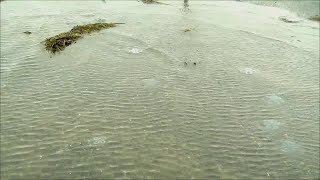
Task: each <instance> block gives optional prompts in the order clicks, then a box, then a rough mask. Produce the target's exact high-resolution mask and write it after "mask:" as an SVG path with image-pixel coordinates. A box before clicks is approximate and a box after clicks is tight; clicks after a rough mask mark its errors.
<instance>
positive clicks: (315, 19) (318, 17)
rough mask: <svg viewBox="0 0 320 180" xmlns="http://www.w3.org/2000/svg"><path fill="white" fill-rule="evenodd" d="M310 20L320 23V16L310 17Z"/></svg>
mask: <svg viewBox="0 0 320 180" xmlns="http://www.w3.org/2000/svg"><path fill="white" fill-rule="evenodd" d="M308 19H309V20H311V21H318V22H320V16H319V15H317V16H312V17H309V18H308Z"/></svg>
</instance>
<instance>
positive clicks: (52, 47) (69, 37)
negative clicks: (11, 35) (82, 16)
mask: <svg viewBox="0 0 320 180" xmlns="http://www.w3.org/2000/svg"><path fill="white" fill-rule="evenodd" d="M116 24H124V23H94V24H87V25H81V26H75V27H73V28H72V29H71V30H70V31H69V32H64V33H61V34H58V35H56V36H53V37H50V38H47V39H46V40H45V47H46V50H48V51H50V52H52V53H56V52H59V51H62V50H64V49H65V48H66V47H67V46H70V45H71V44H72V43H76V40H78V39H80V38H82V37H83V35H85V34H90V33H92V32H97V31H100V30H102V29H107V28H111V27H115V26H116Z"/></svg>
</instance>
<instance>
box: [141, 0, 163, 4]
mask: <svg viewBox="0 0 320 180" xmlns="http://www.w3.org/2000/svg"><path fill="white" fill-rule="evenodd" d="M141 1H142V2H143V3H145V4H163V5H168V4H165V3H162V2H159V1H157V0H141Z"/></svg>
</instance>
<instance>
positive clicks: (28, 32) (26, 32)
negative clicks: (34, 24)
mask: <svg viewBox="0 0 320 180" xmlns="http://www.w3.org/2000/svg"><path fill="white" fill-rule="evenodd" d="M23 33H25V34H32V32H30V31H25V32H23Z"/></svg>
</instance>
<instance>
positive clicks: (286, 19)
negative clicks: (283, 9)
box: [279, 17, 299, 23]
mask: <svg viewBox="0 0 320 180" xmlns="http://www.w3.org/2000/svg"><path fill="white" fill-rule="evenodd" d="M279 19H280V20H281V21H283V22H286V23H299V21H295V20H290V19H288V18H286V17H279Z"/></svg>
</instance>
